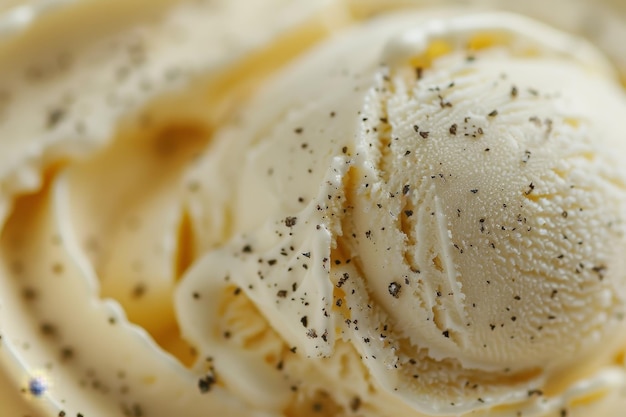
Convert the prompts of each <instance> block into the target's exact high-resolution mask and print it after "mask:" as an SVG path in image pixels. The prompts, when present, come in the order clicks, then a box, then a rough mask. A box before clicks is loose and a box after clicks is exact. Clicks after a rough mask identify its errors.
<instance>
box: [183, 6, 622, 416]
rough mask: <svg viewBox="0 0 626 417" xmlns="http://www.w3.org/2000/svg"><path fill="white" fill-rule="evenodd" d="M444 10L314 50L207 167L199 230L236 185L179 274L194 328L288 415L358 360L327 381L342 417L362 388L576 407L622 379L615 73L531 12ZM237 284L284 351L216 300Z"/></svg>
mask: <svg viewBox="0 0 626 417" xmlns="http://www.w3.org/2000/svg"><path fill="white" fill-rule="evenodd" d="M439 17H440V16H437V15H436V14H431V15H428V14H423V13H422V14H420V13H418V14H415V15H406V14H405V15H403V16H398V15H395V16H392V17H385V18H382V19H380V20H376V21H372V22H369V23H366V24H363V25H361V26H360V27H358V28H356V29H353V30H352V31H348V32H347V33H343V34H341V35H339V36H337V38H335V39H333V40H332V41H329V42H327V43H324V44H323V45H321V46H320V47H319V48H316V49H315V50H314V51H312V52H311V53H310V54H309V55H307V56H306V57H304V58H302V59H301V60H299V61H297V62H296V63H294V64H293V65H291V66H289V67H287V68H286V69H285V70H284V71H282V72H281V73H279V74H277V75H276V78H275V80H274V82H270V83H268V85H267V86H265V87H264V88H263V90H262V92H261V93H260V94H259V95H258V96H257V97H255V98H254V99H253V100H252V102H251V103H250V104H249V105H248V107H247V108H245V109H244V110H242V112H241V113H240V114H239V115H238V117H237V123H236V124H234V125H233V126H231V127H227V128H225V129H224V130H223V131H222V132H220V133H219V134H218V135H217V139H216V142H217V143H216V147H215V148H214V150H215V152H214V153H212V154H210V155H207V157H206V159H205V160H204V161H203V162H201V163H200V165H199V166H198V168H197V170H196V172H193V173H192V174H191V177H192V178H193V180H194V181H197V182H198V184H200V186H199V187H200V189H201V190H202V193H200V197H195V198H192V200H191V203H190V204H191V206H192V207H195V208H196V209H195V210H194V212H195V213H199V214H198V216H197V217H195V218H194V221H195V224H198V225H202V224H215V221H212V215H213V213H214V212H216V211H218V212H219V211H220V210H216V209H215V204H216V202H217V201H222V196H224V195H225V194H224V193H225V191H224V190H223V187H222V186H221V185H220V184H223V183H226V182H228V183H229V184H231V186H230V187H229V188H228V191H226V193H227V195H228V197H227V198H224V199H223V201H224V209H222V210H223V211H228V213H230V217H229V219H230V223H229V224H230V233H231V235H232V238H231V241H230V242H229V243H227V244H226V245H224V246H221V247H219V248H218V249H215V250H212V251H209V252H208V253H207V254H206V255H204V256H203V257H202V259H201V260H199V261H198V263H197V264H196V265H195V266H194V267H193V268H192V270H191V272H190V273H189V274H188V275H187V276H186V277H185V278H184V279H183V281H182V283H181V286H180V287H179V290H178V298H177V311H178V312H179V319H180V323H181V326H182V330H183V334H184V335H185V337H187V338H188V339H189V340H190V341H191V342H192V343H193V344H194V345H195V346H198V348H199V350H200V351H201V352H203V355H206V356H211V358H212V366H213V369H214V370H215V372H216V373H217V374H218V375H222V376H223V380H224V381H225V384H226V386H227V387H228V388H229V389H233V390H235V391H238V392H240V397H242V398H245V399H246V401H249V402H250V403H253V404H254V407H262V406H267V407H269V408H268V410H272V411H274V412H278V413H280V408H281V407H288V406H289V404H290V401H293V399H291V400H290V395H291V397H293V394H290V393H289V391H290V390H291V389H293V387H294V386H295V387H297V388H298V392H299V394H298V395H300V396H304V397H315V395H316V394H315V393H316V392H319V391H320V390H323V389H324V387H325V386H333V385H332V384H333V381H334V380H337V379H341V378H344V377H345V376H344V374H346V373H347V374H348V375H350V373H351V372H354V373H357V371H352V370H351V371H347V370H346V366H345V365H342V364H341V361H338V360H336V358H337V356H336V352H337V351H338V350H339V351H344V350H345V349H353V351H352V352H351V353H343V354H341V355H339V356H340V357H354V356H350V355H356V357H358V360H356V362H357V363H358V362H359V361H360V362H361V363H362V365H354V364H353V365H351V366H355V367H357V369H358V366H365V368H366V369H367V371H366V372H365V377H364V378H366V381H367V384H366V385H365V386H363V387H351V386H349V384H347V385H346V386H344V385H343V384H342V385H341V386H337V387H336V388H333V389H332V390H331V391H330V392H329V400H328V402H332V403H333V404H334V406H335V407H337V408H339V409H340V410H344V411H343V412H345V413H347V412H348V411H347V410H350V405H351V404H353V402H354V401H355V400H354V399H355V398H358V399H359V401H360V402H362V403H363V404H366V405H367V407H365V408H366V409H367V410H368V411H361V412H362V413H363V414H364V415H404V414H402V413H405V414H406V415H412V414H411V413H410V412H409V411H406V409H403V408H402V407H406V408H412V409H413V410H414V413H415V414H414V415H465V414H463V413H475V412H477V410H489V411H487V412H488V413H495V414H490V415H519V414H521V415H559V413H560V414H561V415H567V413H568V412H569V411H568V410H570V408H571V407H572V404H574V403H576V402H577V401H578V402H582V401H583V400H582V399H584V398H589V397H591V396H598V397H602V396H605V395H608V394H610V393H615V392H617V389H618V387H621V386H623V383H624V371H623V364H622V363H621V362H620V361H621V360H620V359H619V357H620V356H619V354H618V353H619V351H620V350H621V349H622V348H623V342H624V337H623V336H622V335H623V334H624V324H623V318H624V317H623V315H624V295H625V294H624V291H625V289H626V287H625V284H626V282H625V281H624V274H623V271H624V267H625V265H624V262H623V260H622V259H623V257H622V255H621V254H622V253H623V252H624V250H625V249H626V238H625V236H624V221H623V216H624V213H626V188H625V184H626V182H625V179H626V172H625V171H624V169H623V164H621V163H620V159H621V158H623V154H624V152H626V147H625V146H626V145H624V141H623V134H622V133H621V132H620V129H617V128H616V127H615V121H616V120H619V119H620V115H623V114H626V113H625V112H626V99H625V97H624V95H623V93H622V91H621V89H620V87H619V85H618V83H617V82H616V80H615V76H614V74H613V73H612V71H611V70H610V66H609V65H608V64H607V63H606V62H605V60H604V59H603V58H602V57H601V56H600V55H599V54H598V53H597V52H596V51H595V50H594V49H593V48H592V47H590V46H589V45H588V44H586V43H584V42H583V41H580V40H577V39H574V38H571V37H569V36H566V35H564V34H562V33H560V32H557V31H554V30H551V29H549V28H547V27H544V26H543V25H540V24H537V23H534V22H532V21H529V20H527V19H523V18H520V17H516V16H512V15H507V14H497V13H496V14H478V15H467V16H456V17H455V16H451V15H449V14H448V15H447V16H446V18H445V19H440V18H439ZM270 102H271V103H272V104H271V106H270V105H269V104H268V103H270ZM215 178H223V180H222V181H215ZM214 196H219V197H218V198H214ZM198 230H202V229H201V226H200V227H198ZM203 235H205V234H204V233H200V236H203ZM206 236H210V232H209V231H207V233H206ZM200 240H202V238H200ZM205 246H206V247H210V246H211V243H209V242H207V243H206V245H205ZM233 293H236V294H238V296H241V294H245V296H246V297H247V298H248V299H249V300H250V301H251V302H252V305H253V306H254V307H255V308H256V309H258V316H256V317H255V319H254V320H252V319H251V320H250V324H249V326H251V327H255V328H256V326H259V323H258V319H259V316H260V317H262V318H263V319H264V320H266V321H267V323H268V326H269V327H270V328H271V330H272V331H273V332H274V338H273V339H272V340H273V342H272V343H273V344H270V343H269V342H268V344H265V345H264V346H265V347H266V348H267V349H265V348H259V347H258V346H256V345H255V344H254V343H252V342H251V339H254V338H253V337H252V336H251V330H250V329H249V328H248V327H247V325H246V320H247V319H246V318H245V317H246V315H249V314H250V313H249V310H245V311H246V313H241V314H240V315H237V314H236V311H235V308H234V307H232V306H233V305H234V304H233V303H231V302H227V301H218V302H216V301H215V300H227V299H228V297H230V295H229V294H233ZM194 294H195V298H196V299H195V301H193V299H194ZM203 300H204V301H203ZM225 317H228V319H226V318H225ZM253 323H255V324H253ZM265 331H269V330H267V329H266V330H265ZM252 333H253V332H252ZM224 335H227V337H224ZM279 340H282V341H283V344H281V343H279ZM346 345H347V346H349V348H346ZM253 346H256V347H253ZM270 346H272V347H271V348H270ZM289 348H290V349H291V351H289ZM255 349H258V350H255ZM294 356H295V357H294ZM344 360H345V359H344ZM346 361H347V360H346ZM301 362H304V363H307V364H306V365H301V364H300V363H301ZM259 364H261V365H259ZM302 366H305V369H307V371H306V374H303V373H302V369H301V367H302ZM276 367H278V368H279V370H278V371H276V370H275V369H274V370H272V368H276ZM309 368H312V369H311V370H308V369H309ZM235 370H236V371H235ZM315 375H318V376H315ZM268 378H272V379H271V381H274V379H275V382H274V383H264V381H270V379H268ZM281 380H282V385H281ZM359 389H361V391H360V392H359ZM367 390H369V391H370V392H372V391H373V392H376V393H377V395H385V396H389V397H390V398H393V399H392V400H387V401H382V400H379V399H378V397H377V396H372V395H369V398H368V391H367ZM281 392H282V393H283V394H282V395H281ZM257 398H258V399H267V398H279V399H280V400H279V401H275V402H272V403H271V404H262V403H261V401H257V400H256V399H257ZM396 406H399V407H400V409H394V407H396ZM574 408H575V407H574ZM301 412H304V411H301ZM368 413H370V414H368ZM399 413H400V414H399ZM498 413H500V414H498ZM339 414H340V415H342V414H341V412H340V413H339Z"/></svg>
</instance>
